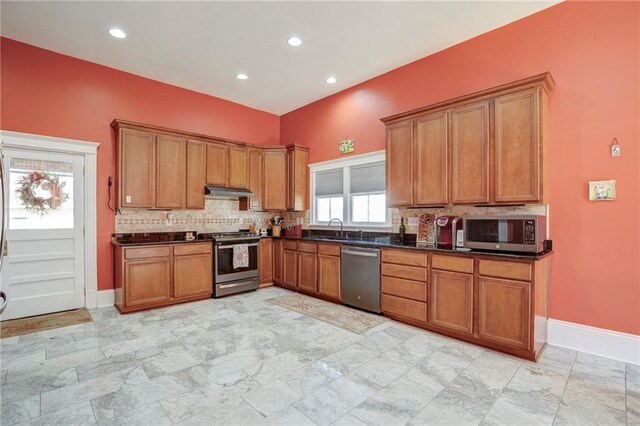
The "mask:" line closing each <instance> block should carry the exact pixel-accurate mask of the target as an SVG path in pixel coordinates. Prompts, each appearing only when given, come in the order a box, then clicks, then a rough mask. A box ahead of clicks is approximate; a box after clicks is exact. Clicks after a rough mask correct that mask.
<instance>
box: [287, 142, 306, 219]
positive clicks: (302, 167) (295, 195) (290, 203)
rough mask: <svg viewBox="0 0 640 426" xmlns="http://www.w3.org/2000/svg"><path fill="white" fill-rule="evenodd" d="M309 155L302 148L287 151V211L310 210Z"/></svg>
mask: <svg viewBox="0 0 640 426" xmlns="http://www.w3.org/2000/svg"><path fill="white" fill-rule="evenodd" d="M308 164H309V153H308V152H307V151H306V150H303V149H300V148H290V149H289V150H288V151H287V210H294V211H303V210H306V209H308V201H309V195H308V188H309V171H308V167H307V166H308Z"/></svg>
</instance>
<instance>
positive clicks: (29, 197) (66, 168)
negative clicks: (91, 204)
mask: <svg viewBox="0 0 640 426" xmlns="http://www.w3.org/2000/svg"><path fill="white" fill-rule="evenodd" d="M69 228H73V165H72V164H71V163H64V162H58V161H43V160H29V159H23V158H12V159H11V164H10V165H9V229H14V230H18V229H69Z"/></svg>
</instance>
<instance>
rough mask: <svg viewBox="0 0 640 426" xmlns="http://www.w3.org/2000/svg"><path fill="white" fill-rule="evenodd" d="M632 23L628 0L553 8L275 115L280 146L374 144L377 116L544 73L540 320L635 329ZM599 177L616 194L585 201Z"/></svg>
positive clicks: (639, 138) (639, 109)
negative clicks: (550, 251)
mask: <svg viewBox="0 0 640 426" xmlns="http://www.w3.org/2000/svg"><path fill="white" fill-rule="evenodd" d="M639 19H640V3H638V2H570V3H562V4H559V5H556V6H553V7H551V8H549V9H547V10H544V11H542V12H540V13H537V14H535V15H532V16H530V17H527V18H525V19H522V20H520V21H517V22H515V23H512V24H510V25H507V26H505V27H502V28H499V29H497V30H494V31H491V32H489V33H487V34H484V35H481V36H479V37H476V38H474V39H471V40H468V41H466V42H464V43H461V44H459V45H456V46H453V47H451V48H449V49H447V50H444V51H442V52H439V53H436V54H434V55H431V56H428V57H426V58H424V59H421V60H419V61H417V62H414V63H411V64H409V65H407V66H404V67H401V68H398V69H396V70H393V71H391V72H389V73H387V74H384V75H381V76H379V77H376V78H374V79H372V80H369V81H367V82H364V83H362V84H360V85H358V86H355V87H352V88H350V89H347V90H344V91H342V92H340V93H338V94H336V95H333V96H330V97H328V98H324V99H321V100H319V101H317V102H315V103H313V104H310V105H307V106H305V107H303V108H300V109H298V110H295V111H293V112H291V113H288V114H286V115H284V116H283V117H282V118H281V128H280V133H281V137H282V143H290V142H299V143H302V144H305V145H309V146H310V148H311V150H310V161H311V162H317V161H323V160H329V159H332V158H336V157H338V156H339V155H338V153H337V150H338V145H337V142H338V141H340V140H343V139H345V138H355V140H356V154H359V153H364V152H369V151H375V150H380V149H384V137H385V136H384V126H383V125H382V123H380V121H379V119H380V118H381V117H384V116H388V115H391V114H395V113H399V112H403V111H406V110H409V109H412V108H417V107H420V106H423V105H429V104H431V103H435V102H438V101H441V100H445V99H450V98H453V97H456V96H459V95H463V94H467V93H471V92H474V91H477V90H481V89H485V88H489V87H493V86H497V85H500V84H502V83H507V82H510V81H514V80H518V79H520V78H523V77H528V76H531V75H535V74H538V73H541V72H544V71H550V72H551V73H552V75H553V77H554V78H555V81H556V83H557V87H556V88H555V90H554V91H553V92H552V94H551V96H550V101H549V142H550V143H549V148H550V172H549V179H550V187H551V198H550V201H549V205H550V223H551V237H552V238H553V243H554V249H555V254H554V255H553V258H552V266H551V268H552V270H551V294H550V310H551V312H550V314H551V317H552V318H555V319H559V320H565V321H570V322H576V323H580V324H586V325H591V326H595V327H601V328H606V329H610V330H616V331H621V332H627V333H633V334H640V282H639V276H640V269H639V264H640V248H639V247H640V213H639V212H640V172H639V169H640V161H639V160H640V151H639V147H638V145H639V143H640V130H639V120H640V99H639V96H640V95H639V93H640V85H639V80H640V71H639V68H640V30H639ZM614 137H617V138H618V141H620V144H621V146H622V156H621V157H619V158H611V157H610V156H609V146H610V144H611V141H612V139H613V138H614ZM599 179H616V181H617V194H618V199H617V200H616V201H609V202H590V201H589V200H588V195H587V185H588V181H589V180H599Z"/></svg>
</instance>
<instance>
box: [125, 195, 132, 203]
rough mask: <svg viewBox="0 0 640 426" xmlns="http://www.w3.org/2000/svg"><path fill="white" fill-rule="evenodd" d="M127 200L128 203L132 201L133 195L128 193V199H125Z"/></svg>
mask: <svg viewBox="0 0 640 426" xmlns="http://www.w3.org/2000/svg"><path fill="white" fill-rule="evenodd" d="M125 201H126V202H127V203H130V202H131V195H127V197H126V200H125Z"/></svg>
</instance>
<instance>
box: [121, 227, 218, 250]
mask: <svg viewBox="0 0 640 426" xmlns="http://www.w3.org/2000/svg"><path fill="white" fill-rule="evenodd" d="M188 233H191V234H192V235H193V236H194V237H195V236H196V232H195V231H190V232H136V233H131V234H114V235H113V237H112V239H111V244H113V245H115V246H120V247H127V246H150V245H159V244H179V243H195V242H199V241H198V240H194V239H187V234H188ZM200 242H206V241H200Z"/></svg>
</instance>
